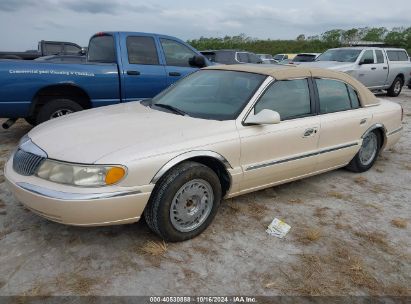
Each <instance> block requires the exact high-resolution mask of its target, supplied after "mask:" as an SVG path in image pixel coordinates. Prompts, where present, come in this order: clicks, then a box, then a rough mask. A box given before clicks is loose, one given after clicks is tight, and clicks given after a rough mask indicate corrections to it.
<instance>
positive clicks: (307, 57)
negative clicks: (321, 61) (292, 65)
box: [293, 54, 315, 62]
mask: <svg viewBox="0 0 411 304" xmlns="http://www.w3.org/2000/svg"><path fill="white" fill-rule="evenodd" d="M314 60H315V55H310V54H304V55H297V56H295V57H294V59H293V61H294V62H311V61H314Z"/></svg>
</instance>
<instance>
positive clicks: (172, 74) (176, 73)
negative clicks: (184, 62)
mask: <svg viewBox="0 0 411 304" xmlns="http://www.w3.org/2000/svg"><path fill="white" fill-rule="evenodd" d="M168 75H169V76H181V73H179V72H170V73H168Z"/></svg>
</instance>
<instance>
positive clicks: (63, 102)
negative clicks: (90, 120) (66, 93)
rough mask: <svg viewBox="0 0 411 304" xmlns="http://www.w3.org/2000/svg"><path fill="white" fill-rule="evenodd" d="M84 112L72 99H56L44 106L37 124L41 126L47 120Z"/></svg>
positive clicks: (38, 116) (39, 113) (38, 115)
mask: <svg viewBox="0 0 411 304" xmlns="http://www.w3.org/2000/svg"><path fill="white" fill-rule="evenodd" d="M81 110H83V107H82V106H80V105H79V104H78V103H77V102H75V101H72V100H70V99H54V100H52V101H49V102H48V103H46V104H45V105H43V106H42V107H41V108H40V110H39V112H38V114H37V118H36V123H37V124H41V123H42V122H45V121H47V120H50V119H53V118H57V117H60V116H64V115H68V114H71V113H74V112H77V111H81Z"/></svg>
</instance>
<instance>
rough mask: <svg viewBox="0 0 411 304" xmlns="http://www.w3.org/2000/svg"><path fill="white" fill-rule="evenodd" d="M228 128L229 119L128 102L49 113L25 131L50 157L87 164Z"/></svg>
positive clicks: (189, 142)
mask: <svg viewBox="0 0 411 304" xmlns="http://www.w3.org/2000/svg"><path fill="white" fill-rule="evenodd" d="M229 130H231V131H234V130H235V122H234V121H215V120H205V119H198V118H192V117H189V116H181V115H176V114H173V113H168V112H163V111H159V110H154V109H151V108H149V107H146V106H144V105H141V104H140V103H139V102H129V103H124V104H117V105H112V106H107V107H102V108H96V109H91V110H86V111H81V112H78V113H74V114H70V115H68V116H65V117H61V118H57V119H53V120H50V121H47V122H45V123H43V124H41V125H39V126H37V127H36V128H34V129H32V130H31V131H30V132H29V134H28V135H29V137H30V138H31V139H32V141H33V142H34V143H35V144H36V145H37V146H39V147H40V148H41V149H43V150H44V151H45V152H46V153H47V154H48V157H49V158H51V159H56V160H61V161H68V162H75V163H84V164H92V163H100V162H99V160H100V159H102V158H104V157H105V156H112V155H113V153H116V152H118V151H121V150H127V153H124V154H126V155H127V157H128V158H130V157H132V158H133V159H138V158H146V157H152V156H155V155H158V154H162V153H167V152H172V151H176V150H183V149H184V148H186V147H192V148H193V147H196V146H204V145H207V144H208V143H211V141H213V140H214V141H215V138H216V137H218V136H219V134H221V133H223V132H225V131H229ZM207 139H208V141H207ZM133 147H134V148H133ZM130 154H132V155H130ZM121 160H123V159H121ZM119 161H120V160H119Z"/></svg>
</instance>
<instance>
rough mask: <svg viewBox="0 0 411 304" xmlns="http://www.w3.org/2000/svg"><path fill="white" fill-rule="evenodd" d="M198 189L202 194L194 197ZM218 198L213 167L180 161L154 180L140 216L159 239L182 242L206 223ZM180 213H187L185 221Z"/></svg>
mask: <svg viewBox="0 0 411 304" xmlns="http://www.w3.org/2000/svg"><path fill="white" fill-rule="evenodd" d="M198 192H200V195H202V197H198ZM205 192H207V195H205V194H204V193H205ZM184 193H186V194H184ZM190 193H191V194H190ZM179 198H180V199H179ZM221 198H222V191H221V184H220V180H219V178H218V176H217V175H216V173H215V172H214V171H213V170H211V169H210V168H209V167H207V166H204V165H202V164H200V163H196V162H192V161H187V162H183V163H181V164H178V165H177V166H175V167H174V168H173V169H171V170H170V171H169V172H168V173H166V175H165V176H163V177H162V178H161V179H160V181H159V182H158V183H157V185H156V186H155V188H154V190H153V193H152V195H151V197H150V200H149V202H148V204H147V206H146V209H145V210H144V218H145V220H146V222H147V225H148V226H149V228H150V229H151V230H152V231H153V232H154V233H156V234H157V235H158V236H159V237H161V238H162V239H163V240H165V241H167V242H181V241H185V240H188V239H192V238H194V237H196V236H197V235H199V234H200V233H202V232H203V231H204V230H205V229H206V228H207V227H208V225H210V223H211V222H212V220H213V218H214V216H215V215H216V213H217V210H218V207H219V206H220V202H221ZM172 210H173V211H172ZM189 212H192V215H189ZM181 216H188V218H186V220H187V221H186V222H185V223H183V221H182V220H181V218H182V217H181ZM193 219H198V220H197V221H193ZM189 223H191V224H189Z"/></svg>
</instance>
